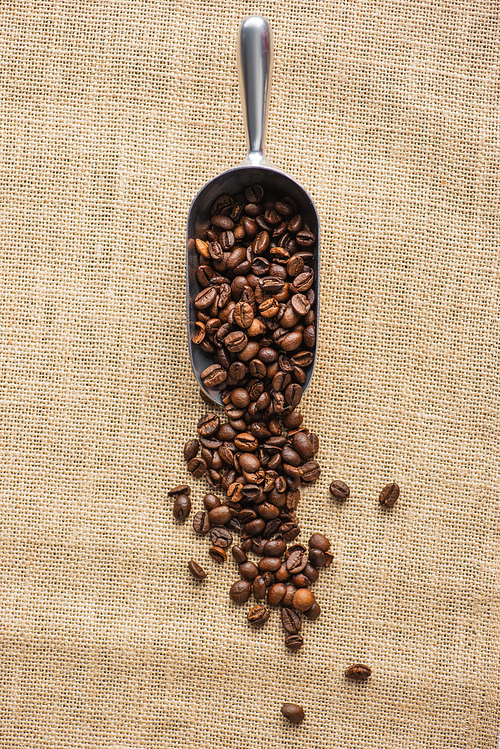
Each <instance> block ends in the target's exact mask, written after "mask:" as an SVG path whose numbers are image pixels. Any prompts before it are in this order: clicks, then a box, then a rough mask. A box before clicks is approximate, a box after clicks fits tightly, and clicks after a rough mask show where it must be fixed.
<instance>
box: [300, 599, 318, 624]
mask: <svg viewBox="0 0 500 749" xmlns="http://www.w3.org/2000/svg"><path fill="white" fill-rule="evenodd" d="M304 616H305V617H306V618H307V619H310V620H311V621H315V620H316V619H319V617H320V616H321V609H320V607H319V606H318V603H317V601H315V602H314V603H313V605H312V606H311V608H310V609H308V610H307V611H304Z"/></svg>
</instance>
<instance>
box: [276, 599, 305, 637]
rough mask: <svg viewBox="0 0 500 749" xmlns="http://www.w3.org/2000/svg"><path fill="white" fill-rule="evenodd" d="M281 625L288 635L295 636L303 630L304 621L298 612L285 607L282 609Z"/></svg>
mask: <svg viewBox="0 0 500 749" xmlns="http://www.w3.org/2000/svg"><path fill="white" fill-rule="evenodd" d="M281 623H282V624H283V629H284V630H285V632H288V634H292V635H295V634H297V632H300V630H301V629H302V619H301V618H300V615H299V614H297V612H296V611H294V610H293V609H290V608H288V607H286V606H284V607H283V608H282V609H281Z"/></svg>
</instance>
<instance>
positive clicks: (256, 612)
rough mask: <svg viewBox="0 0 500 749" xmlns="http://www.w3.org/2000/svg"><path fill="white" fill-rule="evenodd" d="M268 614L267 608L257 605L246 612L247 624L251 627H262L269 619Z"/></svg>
mask: <svg viewBox="0 0 500 749" xmlns="http://www.w3.org/2000/svg"><path fill="white" fill-rule="evenodd" d="M270 613H271V612H270V611H269V609H268V608H267V606H262V604H260V603H258V604H257V605H256V606H253V608H251V609H250V611H249V612H248V622H249V624H251V625H252V627H262V626H263V625H264V624H265V623H266V622H267V620H268V619H269V615H270Z"/></svg>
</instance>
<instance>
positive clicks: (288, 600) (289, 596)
mask: <svg viewBox="0 0 500 749" xmlns="http://www.w3.org/2000/svg"><path fill="white" fill-rule="evenodd" d="M296 592H297V588H296V587H295V585H293V584H292V583H288V584H287V585H286V591H285V595H284V596H283V600H282V604H283V606H286V607H287V608H291V606H292V603H293V597H294V595H295V593H296Z"/></svg>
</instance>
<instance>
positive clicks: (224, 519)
mask: <svg viewBox="0 0 500 749" xmlns="http://www.w3.org/2000/svg"><path fill="white" fill-rule="evenodd" d="M232 517H233V513H232V511H231V508H230V507H228V506H227V505H220V507H214V508H213V509H212V510H210V512H209V513H208V518H209V520H210V525H212V526H214V525H216V526H220V525H225V524H226V523H229V521H230V520H231V518H232ZM212 543H215V542H214V541H212Z"/></svg>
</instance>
